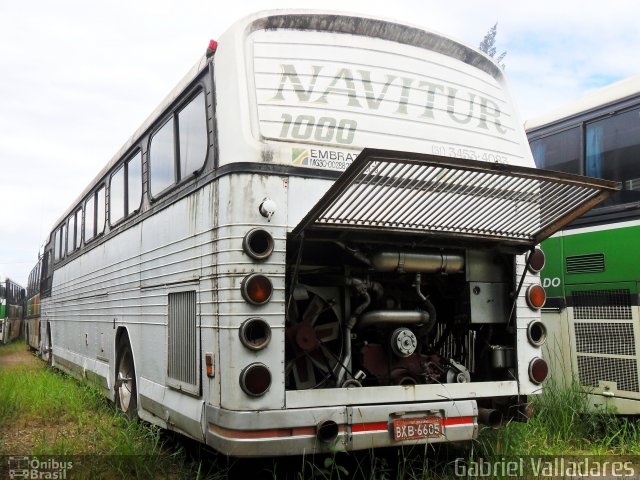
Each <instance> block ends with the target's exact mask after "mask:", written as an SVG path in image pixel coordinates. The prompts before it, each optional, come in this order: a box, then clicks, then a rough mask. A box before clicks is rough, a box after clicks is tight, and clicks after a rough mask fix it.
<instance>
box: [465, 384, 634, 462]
mask: <svg viewBox="0 0 640 480" xmlns="http://www.w3.org/2000/svg"><path fill="white" fill-rule="evenodd" d="M532 403H533V408H534V412H535V413H534V416H533V418H531V419H530V420H529V422H528V423H519V422H511V423H508V424H506V425H504V426H503V427H502V428H500V429H498V430H493V429H488V428H485V429H483V431H482V432H481V434H480V436H479V439H478V441H477V451H478V453H479V454H480V456H483V457H484V458H498V457H500V456H527V455H609V456H610V455H640V427H639V426H638V423H637V422H636V419H635V418H632V417H623V416H616V415H611V413H614V412H608V411H605V410H599V411H593V410H592V411H589V409H588V408H587V407H588V403H587V399H586V396H585V395H584V394H583V390H582V388H581V387H580V386H579V385H578V384H577V383H573V384H571V385H569V386H567V387H563V386H561V385H559V384H558V383H557V382H555V381H554V379H553V378H549V379H548V380H547V381H546V382H545V385H544V392H543V394H542V395H539V396H534V397H532ZM587 411H589V413H585V412H587Z"/></svg>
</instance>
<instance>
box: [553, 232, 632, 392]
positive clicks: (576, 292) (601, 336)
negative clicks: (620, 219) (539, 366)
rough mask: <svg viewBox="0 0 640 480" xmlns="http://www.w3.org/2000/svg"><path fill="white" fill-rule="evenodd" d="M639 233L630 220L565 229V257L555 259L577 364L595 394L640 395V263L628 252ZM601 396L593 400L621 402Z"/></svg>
mask: <svg viewBox="0 0 640 480" xmlns="http://www.w3.org/2000/svg"><path fill="white" fill-rule="evenodd" d="M639 238H640V227H638V226H625V225H624V224H622V225H619V226H618V228H616V226H615V225H612V226H609V227H589V228H584V229H576V230H569V231H565V232H564V234H563V236H562V256H561V258H560V259H559V260H560V261H561V263H560V262H558V261H557V260H558V259H555V260H554V263H555V264H556V265H562V271H561V272H560V275H561V276H560V277H559V278H561V279H562V288H563V289H564V291H565V292H566V293H565V295H566V297H565V299H566V303H567V305H568V308H567V309H566V311H565V312H563V316H562V320H563V321H564V320H565V319H566V327H567V334H568V336H569V338H570V345H569V347H570V352H571V355H570V356H571V364H572V370H573V371H574V372H575V374H576V378H577V380H578V381H579V382H580V384H581V385H582V386H583V387H584V388H585V389H587V390H588V391H593V392H594V393H595V394H602V393H603V392H604V393H606V394H607V396H609V395H615V396H616V397H625V398H632V399H638V400H640V376H639V375H640V363H639V362H640V352H638V351H637V347H636V343H637V339H638V338H640V323H639V311H638V291H639V290H638V283H637V281H635V280H634V279H637V278H638V277H639V276H640V271H639V270H640V268H639V265H638V263H637V262H634V261H631V259H630V258H629V255H628V252H630V251H633V249H634V246H635V245H637V242H638V239H639ZM546 250H547V248H546V247H545V251H546ZM550 272H551V269H549V268H545V271H544V277H545V279H544V281H545V282H547V283H557V282H556V279H557V278H558V277H557V276H556V275H557V274H555V273H550ZM565 348H566V345H565ZM566 352H567V350H563V354H565V353H566ZM599 398H600V400H599V402H598V401H595V402H592V403H599V404H603V402H605V401H606V402H607V404H609V405H615V399H613V400H607V399H605V398H603V397H599ZM627 403H628V402H627Z"/></svg>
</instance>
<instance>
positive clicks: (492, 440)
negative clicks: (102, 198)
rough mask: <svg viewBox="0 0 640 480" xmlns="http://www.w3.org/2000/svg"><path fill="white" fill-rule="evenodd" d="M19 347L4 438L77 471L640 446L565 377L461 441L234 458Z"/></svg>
mask: <svg viewBox="0 0 640 480" xmlns="http://www.w3.org/2000/svg"><path fill="white" fill-rule="evenodd" d="M25 349H26V346H25V344H24V343H17V342H14V343H13V344H10V345H5V346H0V448H1V449H2V452H3V453H10V454H16V455H17V454H27V455H44V456H46V455H56V456H60V455H72V456H74V457H73V458H80V465H81V467H83V468H84V470H82V469H81V470H80V471H74V476H73V478H145V479H146V478H212V479H221V478H242V479H244V478H252V479H253V478H257V479H263V478H264V479H278V480H280V479H292V480H303V479H307V478H312V479H320V480H343V479H363V480H414V479H415V480H417V479H427V478H428V479H448V478H457V477H456V475H455V473H456V472H455V469H454V462H455V460H456V459H458V458H464V459H470V460H471V459H479V458H482V459H484V460H485V461H487V462H492V461H496V460H500V459H504V458H509V457H519V456H540V455H551V456H560V455H562V456H565V457H566V456H571V455H591V456H593V455H606V456H612V455H640V427H639V426H638V425H637V423H636V421H635V419H632V418H627V417H618V416H613V415H610V414H609V412H604V411H599V412H592V413H584V412H585V411H586V410H587V408H586V407H587V404H586V402H587V400H586V398H585V396H584V395H583V394H582V391H581V388H580V387H579V386H578V385H571V386H569V387H561V386H560V385H559V384H557V383H556V382H554V381H553V379H549V380H547V382H546V383H545V389H544V393H543V394H542V395H539V396H534V397H532V402H533V407H534V412H535V413H534V416H533V417H532V418H531V419H530V420H529V422H528V423H520V422H509V423H507V424H505V425H503V426H502V428H500V429H497V430H495V429H491V428H488V427H481V430H480V434H479V436H478V439H477V440H475V441H473V442H470V443H466V444H463V445H450V444H440V445H438V444H436V445H433V444H432V445H424V446H419V447H408V448H407V447H405V448H402V449H398V448H390V449H379V450H376V451H365V452H355V453H346V452H341V451H335V452H334V453H333V454H330V455H316V456H298V457H283V458H278V459H255V460H245V459H241V460H237V459H236V460H234V459H229V458H226V457H223V456H221V455H216V454H214V453H212V452H210V451H209V450H206V447H203V446H202V445H201V444H199V443H197V442H192V441H189V440H185V439H184V438H183V437H180V436H178V435H173V434H171V433H166V432H163V431H162V430H160V429H158V428H156V427H153V426H151V425H149V424H147V423H145V422H130V421H127V420H126V419H125V418H124V417H123V416H122V415H120V414H119V413H118V412H116V411H115V408H114V407H113V405H111V404H110V403H109V402H107V400H106V399H105V398H104V397H103V396H102V394H101V393H100V391H99V390H98V389H97V388H96V387H94V386H92V385H91V384H88V383H86V382H85V383H81V382H78V381H76V380H75V379H72V378H70V377H67V376H66V375H64V374H62V373H59V372H57V371H55V370H52V369H50V368H48V367H47V366H46V365H45V364H44V363H43V362H41V361H39V360H37V359H35V357H32V358H31V360H32V361H28V362H25V358H26V357H25V353H24V350H25ZM17 357H20V361H16V358H17ZM12 360H13V361H12ZM202 452H204V454H203V453H202ZM78 455H81V456H82V457H77V456H78ZM1 474H2V466H1V465H0V475H1Z"/></svg>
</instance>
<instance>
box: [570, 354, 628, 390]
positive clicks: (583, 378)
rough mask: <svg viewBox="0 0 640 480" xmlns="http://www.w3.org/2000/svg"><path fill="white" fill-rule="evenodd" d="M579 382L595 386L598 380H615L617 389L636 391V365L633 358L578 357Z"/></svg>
mask: <svg viewBox="0 0 640 480" xmlns="http://www.w3.org/2000/svg"><path fill="white" fill-rule="evenodd" d="M578 375H579V376H580V383H581V384H582V385H584V386H588V387H597V386H598V382H599V380H605V381H608V382H615V383H616V386H617V389H618V390H624V391H627V392H638V391H639V390H638V367H637V360H636V359H635V358H633V359H632V358H601V357H578Z"/></svg>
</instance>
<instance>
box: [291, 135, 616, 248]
mask: <svg viewBox="0 0 640 480" xmlns="http://www.w3.org/2000/svg"><path fill="white" fill-rule="evenodd" d="M618 190H620V184H619V183H618V182H613V181H608V180H600V179H593V178H589V177H583V176H580V175H573V174H567V173H560V172H553V171H549V170H541V169H536V168H527V167H521V166H514V165H506V164H502V163H489V162H482V161H476V160H466V159H461V158H453V157H442V156H438V155H428V154H419V153H411V152H402V151H391V150H378V149H368V148H366V149H364V150H363V151H362V152H361V153H360V155H359V156H358V157H357V158H356V159H355V160H354V161H353V163H352V164H351V165H350V166H349V168H347V169H346V170H345V172H344V173H343V174H342V175H341V176H340V177H339V178H338V179H337V180H336V182H335V183H334V184H333V185H332V186H331V188H330V189H329V190H328V191H327V193H326V194H325V195H324V196H323V197H322V198H321V199H320V200H319V201H318V203H316V205H315V206H314V207H313V208H312V209H311V210H310V211H309V213H308V214H307V215H306V216H305V217H304V218H303V219H302V221H301V222H300V223H299V224H298V225H297V226H296V228H295V229H294V230H293V234H294V236H297V235H299V234H300V233H301V232H303V231H308V230H314V231H320V230H329V231H338V232H348V231H354V232H362V233H374V234H375V233H382V232H384V233H394V232H395V233H403V234H409V235H420V236H421V237H424V236H429V237H432V238H433V239H434V240H440V241H449V240H455V241H456V242H457V243H462V244H464V243H468V244H472V243H477V242H478V241H483V242H496V243H500V244H503V245H509V246H512V247H514V248H516V249H518V250H520V249H521V250H522V251H524V250H526V249H527V248H530V247H532V246H533V245H536V244H538V243H540V242H541V241H542V240H544V239H545V238H547V237H549V236H551V235H552V234H553V233H555V232H556V231H557V230H559V229H561V228H562V227H563V226H565V225H567V224H568V223H570V222H571V221H573V220H574V219H576V218H577V217H579V216H580V215H582V214H583V213H585V212H586V211H588V210H589V209H591V208H593V207H594V206H595V205H597V204H599V203H600V202H602V201H604V200H606V199H607V198H608V197H609V196H611V195H612V194H613V193H615V192H617V191H618Z"/></svg>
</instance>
